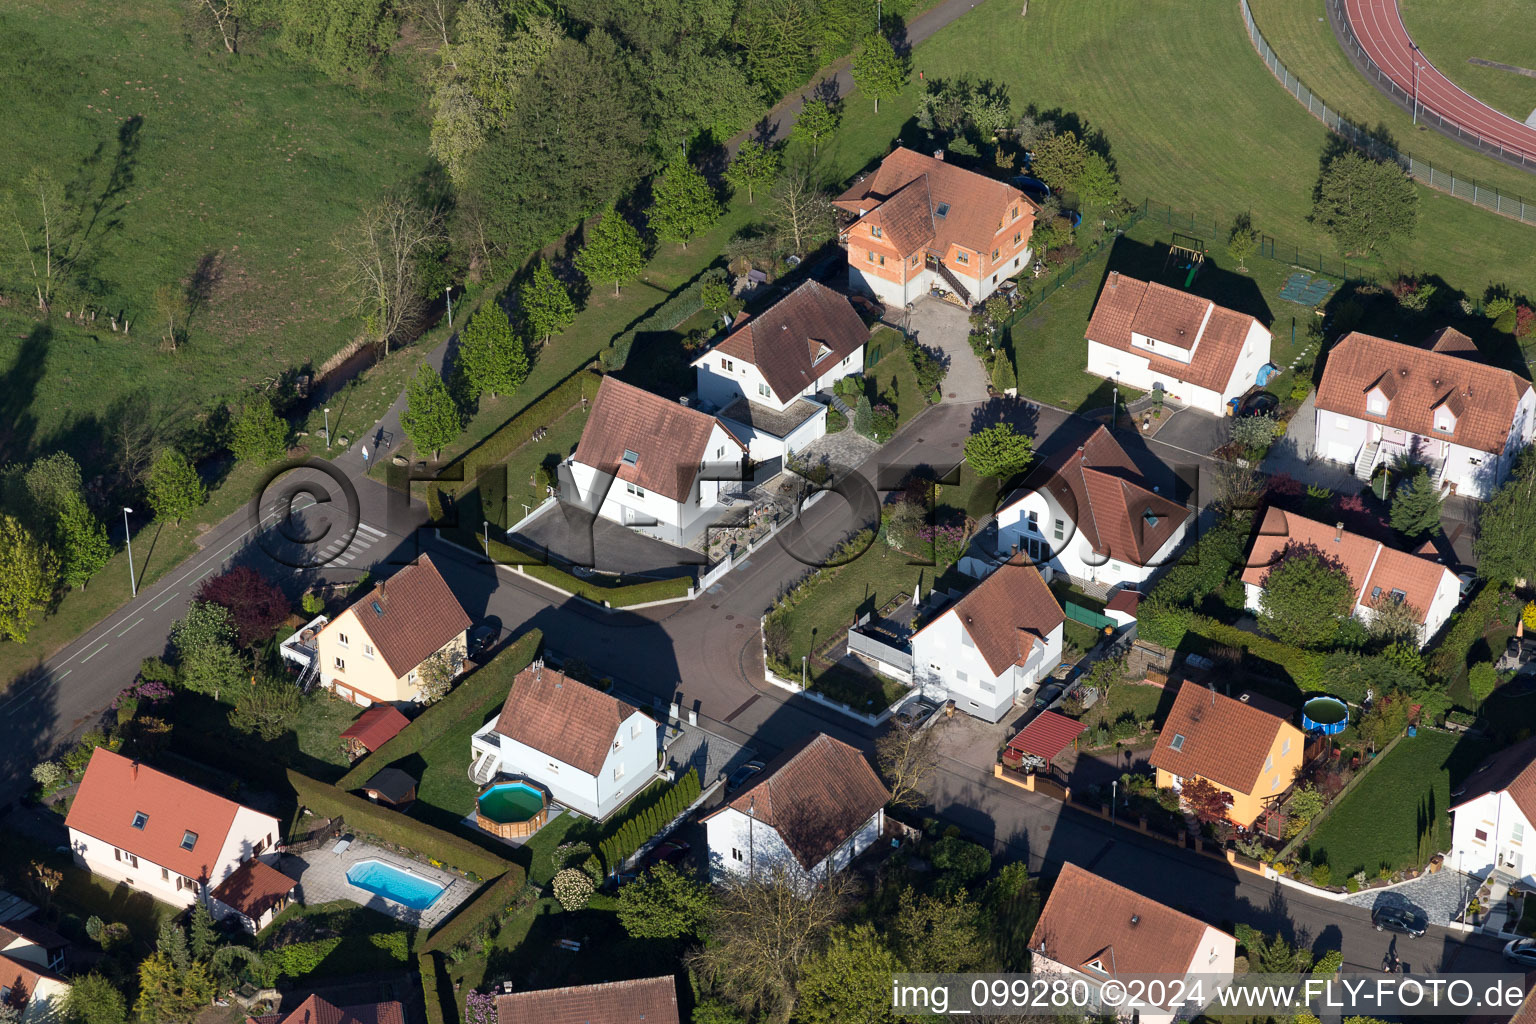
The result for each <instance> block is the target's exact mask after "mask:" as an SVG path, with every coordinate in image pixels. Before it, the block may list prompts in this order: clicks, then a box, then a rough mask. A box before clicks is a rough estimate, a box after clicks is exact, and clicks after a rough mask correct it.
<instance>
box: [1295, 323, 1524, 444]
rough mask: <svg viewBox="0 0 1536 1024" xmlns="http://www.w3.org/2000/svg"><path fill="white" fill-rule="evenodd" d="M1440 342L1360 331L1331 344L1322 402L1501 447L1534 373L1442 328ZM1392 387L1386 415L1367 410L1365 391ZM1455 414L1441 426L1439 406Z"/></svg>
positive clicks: (1425, 432) (1419, 430)
mask: <svg viewBox="0 0 1536 1024" xmlns="http://www.w3.org/2000/svg"><path fill="white" fill-rule="evenodd" d="M1436 344H1437V348H1438V350H1431V349H1423V348H1415V347H1414V346H1412V345H1404V344H1403V343H1401V342H1397V341H1388V340H1387V339H1386V338H1377V337H1373V336H1372V335H1369V334H1361V333H1360V332H1359V331H1355V332H1353V333H1351V334H1348V335H1345V336H1344V337H1343V338H1342V339H1340V340H1339V341H1337V342H1335V343H1334V346H1333V348H1331V349H1329V351H1328V355H1327V362H1326V363H1325V364H1324V366H1323V379H1322V381H1321V382H1320V383H1319V384H1318V386H1317V399H1316V401H1317V407H1318V408H1319V409H1323V410H1326V411H1328V412H1333V413H1338V414H1339V415H1342V416H1351V417H1354V418H1355V419H1361V420H1368V421H1370V422H1373V423H1382V424H1385V425H1386V426H1389V427H1395V428H1398V429H1401V430H1407V431H1410V432H1412V433H1415V434H1419V435H1422V436H1424V437H1431V438H1445V439H1447V440H1450V441H1454V442H1455V443H1457V444H1460V445H1464V446H1465V447H1468V448H1475V449H1477V450H1478V451H1484V452H1492V453H1501V452H1503V451H1504V447H1505V445H1506V444H1507V443H1508V442H1509V432H1510V429H1511V427H1512V426H1513V424H1514V420H1515V411H1516V408H1517V407H1518V405H1519V403H1520V399H1521V398H1522V397H1524V395H1525V393H1526V392H1527V391H1529V390H1530V388H1531V384H1530V381H1527V380H1525V379H1524V378H1522V377H1519V376H1517V375H1515V374H1513V373H1511V372H1510V371H1508V370H1503V369H1499V368H1498V367H1495V366H1488V365H1486V364H1484V363H1481V362H1475V361H1473V360H1472V359H1469V358H1466V354H1465V351H1464V346H1461V345H1460V344H1459V343H1457V342H1456V341H1455V339H1451V341H1450V342H1449V343H1447V336H1446V335H1445V334H1444V333H1442V334H1440V335H1439V336H1438V337H1437V343H1436ZM1378 386H1379V387H1380V388H1381V390H1382V391H1383V393H1384V394H1386V395H1387V398H1388V405H1387V413H1386V415H1385V416H1378V415H1375V414H1374V413H1371V412H1369V411H1367V409H1366V401H1367V397H1366V396H1367V395H1369V393H1370V392H1371V391H1372V390H1373V389H1375V388H1376V387H1378ZM1442 405H1448V406H1449V407H1450V408H1451V411H1452V412H1453V413H1454V414H1455V416H1456V420H1455V423H1454V425H1453V426H1454V429H1453V430H1452V431H1451V432H1450V433H1448V434H1447V433H1446V432H1445V431H1443V430H1436V429H1435V410H1436V409H1437V408H1438V407H1440V406H1442Z"/></svg>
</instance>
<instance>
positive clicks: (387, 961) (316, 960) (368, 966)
mask: <svg viewBox="0 0 1536 1024" xmlns="http://www.w3.org/2000/svg"><path fill="white" fill-rule="evenodd" d="M410 943H411V937H410V935H409V934H408V933H406V932H403V931H395V932H373V933H370V934H365V935H357V934H352V935H345V936H342V935H335V936H332V937H331V938H328V939H315V940H314V941H312V942H290V943H288V944H287V945H284V946H275V947H273V948H272V949H268V950H265V951H263V952H262V954H261V959H262V962H263V963H265V964H266V965H267V966H268V967H271V968H272V969H273V970H275V971H276V972H277V973H278V974H280V975H283V976H284V977H288V978H304V977H308V976H310V975H312V974H316V973H320V974H362V973H366V972H370V971H385V970H389V969H390V968H391V966H392V965H393V964H394V963H402V964H403V963H405V962H406V961H407V960H409V959H410ZM322 967H324V968H325V970H323V971H322V970H321V968H322Z"/></svg>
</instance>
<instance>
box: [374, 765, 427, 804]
mask: <svg viewBox="0 0 1536 1024" xmlns="http://www.w3.org/2000/svg"><path fill="white" fill-rule="evenodd" d="M363 789H364V790H366V791H367V792H369V793H378V794H379V795H380V796H382V797H384V799H386V800H389V801H390V802H391V803H397V804H398V803H404V802H405V800H406V798H408V797H409V796H410V795H411V793H412V791H414V790H415V789H416V779H415V778H414V777H412V776H411V775H410V773H408V772H406V771H404V770H403V769H400V768H380V769H379V770H378V771H377V772H376V773H375V774H374V776H373V778H371V779H369V780H368V781H367V782H365V783H363Z"/></svg>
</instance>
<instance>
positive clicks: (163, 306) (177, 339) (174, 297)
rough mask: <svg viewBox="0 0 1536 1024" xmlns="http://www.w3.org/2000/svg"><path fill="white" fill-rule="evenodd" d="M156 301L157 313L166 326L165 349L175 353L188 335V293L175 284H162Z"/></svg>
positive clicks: (155, 297) (157, 291)
mask: <svg viewBox="0 0 1536 1024" xmlns="http://www.w3.org/2000/svg"><path fill="white" fill-rule="evenodd" d="M154 301H155V313H156V314H157V315H158V316H159V317H160V322H161V323H162V324H163V325H164V326H165V334H164V335H162V339H163V340H164V342H165V348H166V350H167V351H169V352H175V351H176V350H177V349H178V348H180V347H181V343H182V341H183V340H184V339H185V338H186V334H187V325H186V316H187V293H186V292H185V291H184V290H183V289H181V288H179V287H177V286H176V285H174V284H162V285H160V286H159V287H158V288H156V289H155V294H154Z"/></svg>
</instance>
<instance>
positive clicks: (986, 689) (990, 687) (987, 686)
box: [978, 679, 997, 693]
mask: <svg viewBox="0 0 1536 1024" xmlns="http://www.w3.org/2000/svg"><path fill="white" fill-rule="evenodd" d="M978 682H979V684H980V686H981V692H982V693H996V692H997V686H996V685H995V684H993V683H989V682H987V681H986V680H985V679H981V680H978Z"/></svg>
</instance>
